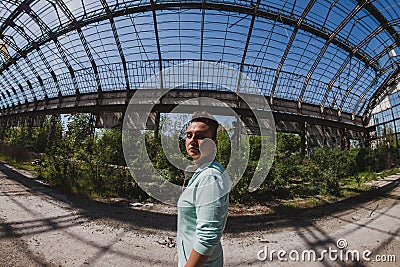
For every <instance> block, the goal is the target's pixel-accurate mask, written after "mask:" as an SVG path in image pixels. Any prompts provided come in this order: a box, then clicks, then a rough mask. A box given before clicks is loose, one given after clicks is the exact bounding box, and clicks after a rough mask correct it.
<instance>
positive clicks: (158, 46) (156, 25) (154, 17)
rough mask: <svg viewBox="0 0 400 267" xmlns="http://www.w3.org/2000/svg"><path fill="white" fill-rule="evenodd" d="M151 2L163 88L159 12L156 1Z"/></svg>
mask: <svg viewBox="0 0 400 267" xmlns="http://www.w3.org/2000/svg"><path fill="white" fill-rule="evenodd" d="M150 4H151V12H152V14H153V24H154V34H155V37H156V45H157V53H158V67H159V71H160V75H159V77H160V88H161V89H162V88H163V87H164V82H163V75H164V74H163V73H162V70H163V67H162V56H161V47H160V38H159V36H158V24H157V14H156V5H155V3H154V0H150Z"/></svg>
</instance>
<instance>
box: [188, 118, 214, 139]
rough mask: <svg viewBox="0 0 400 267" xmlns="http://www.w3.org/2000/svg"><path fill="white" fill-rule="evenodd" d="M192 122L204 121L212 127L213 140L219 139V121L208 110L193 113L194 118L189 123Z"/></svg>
mask: <svg viewBox="0 0 400 267" xmlns="http://www.w3.org/2000/svg"><path fill="white" fill-rule="evenodd" d="M192 122H202V123H204V124H206V125H207V126H208V128H210V130H211V133H212V136H211V138H212V140H217V130H218V125H219V123H218V121H217V120H216V119H215V118H214V117H213V116H212V115H211V114H210V113H208V112H206V111H196V112H194V113H193V115H192V119H191V120H190V122H189V124H190V123H192Z"/></svg>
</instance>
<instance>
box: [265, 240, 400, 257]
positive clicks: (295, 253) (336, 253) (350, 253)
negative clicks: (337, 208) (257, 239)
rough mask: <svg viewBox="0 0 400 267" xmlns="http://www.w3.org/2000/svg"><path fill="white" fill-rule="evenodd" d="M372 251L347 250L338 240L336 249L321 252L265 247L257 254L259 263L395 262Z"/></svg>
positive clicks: (345, 245) (344, 244)
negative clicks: (275, 261) (276, 261)
mask: <svg viewBox="0 0 400 267" xmlns="http://www.w3.org/2000/svg"><path fill="white" fill-rule="evenodd" d="M372 254H373V253H372V251H370V250H368V249H366V250H363V251H359V250H353V249H347V241H346V239H342V238H341V239H339V240H337V242H336V247H334V248H333V247H328V249H323V250H319V251H317V250H313V249H306V250H295V249H292V250H289V251H287V250H284V249H279V250H276V249H269V248H268V246H267V245H265V246H264V247H263V248H262V249H261V250H259V251H258V253H257V259H258V260H259V261H274V260H278V261H281V262H286V261H295V262H300V261H301V262H311V261H314V262H315V261H327V260H330V261H347V262H359V261H364V262H396V255H372Z"/></svg>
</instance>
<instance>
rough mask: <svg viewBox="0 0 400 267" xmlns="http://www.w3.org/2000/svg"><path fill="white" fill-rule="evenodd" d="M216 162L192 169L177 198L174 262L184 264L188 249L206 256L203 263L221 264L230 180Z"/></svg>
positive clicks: (222, 260)
mask: <svg viewBox="0 0 400 267" xmlns="http://www.w3.org/2000/svg"><path fill="white" fill-rule="evenodd" d="M224 172H225V170H224V168H223V167H222V166H221V165H220V164H219V163H217V162H212V163H210V162H209V163H207V164H204V165H202V166H200V168H198V169H197V170H196V172H195V173H194V174H193V176H192V178H191V179H190V181H189V184H188V186H187V188H186V189H185V190H184V191H183V193H182V195H181V196H180V198H179V201H178V233H177V239H176V240H177V242H176V243H177V247H178V260H179V262H178V265H179V266H184V265H185V264H186V262H187V260H188V259H189V257H190V253H191V252H192V249H194V250H196V251H197V252H198V253H200V254H202V255H207V256H210V257H209V258H208V260H207V262H206V263H205V264H204V265H203V266H204V267H210V266H213V267H217V266H218V267H219V266H223V262H224V257H223V252H222V246H221V241H220V239H221V235H222V231H223V230H224V228H225V223H226V219H227V217H228V206H229V191H230V188H231V180H230V177H229V175H228V174H226V172H225V173H224Z"/></svg>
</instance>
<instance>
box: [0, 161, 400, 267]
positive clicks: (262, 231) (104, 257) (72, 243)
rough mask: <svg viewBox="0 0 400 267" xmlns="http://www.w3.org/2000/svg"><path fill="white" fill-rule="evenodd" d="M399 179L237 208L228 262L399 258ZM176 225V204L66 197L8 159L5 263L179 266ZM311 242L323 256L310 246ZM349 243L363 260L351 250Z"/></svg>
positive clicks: (3, 178)
mask: <svg viewBox="0 0 400 267" xmlns="http://www.w3.org/2000/svg"><path fill="white" fill-rule="evenodd" d="M399 182H400V175H395V176H391V177H389V178H386V179H385V180H382V181H380V182H379V183H378V184H376V186H378V187H381V189H380V190H377V191H376V193H374V194H364V195H361V196H358V197H354V198H350V199H346V200H343V201H339V202H336V203H330V204H326V205H324V206H322V207H318V208H310V209H303V210H301V211H299V212H296V213H294V214H292V215H289V216H288V215H286V216H280V215H276V214H265V212H264V211H265V208H263V207H251V208H249V207H247V208H244V207H243V208H241V209H238V208H236V207H235V208H232V210H231V215H230V217H229V218H228V223H227V227H226V230H225V233H224V236H223V240H222V242H223V247H224V257H225V263H226V266H399V261H400V204H399V199H400V187H399V186H398V185H399ZM175 229H176V209H175V208H173V207H169V206H166V205H163V204H159V203H155V204H154V205H153V206H142V207H133V206H132V205H130V203H127V202H124V201H112V202H111V203H102V202H98V201H92V200H87V199H82V198H79V197H73V196H65V195H63V194H61V193H59V192H57V191H55V190H53V189H51V188H49V187H47V186H46V185H43V184H41V183H40V182H39V181H37V180H36V179H35V178H34V177H32V176H31V175H30V174H29V173H27V172H22V171H17V170H15V169H13V168H11V167H9V166H7V165H4V164H0V240H1V246H0V266H176V262H177V258H176V247H175V235H176V230H175ZM338 240H340V242H339V246H343V245H346V244H347V246H346V248H345V249H343V250H342V249H339V248H338V244H337V242H338ZM279 250H281V251H283V252H280V253H281V254H279V255H280V256H282V257H281V258H282V259H280V258H279V257H278V256H279V255H278V251H279ZM311 250H313V251H315V252H316V259H317V260H315V261H313V260H312V258H311V261H310V260H309V259H308V258H307V257H306V256H307V255H308V254H304V251H306V252H307V253H310V251H311ZM323 250H326V251H327V252H326V253H325V254H324V253H322V251H323ZM367 250H370V251H371V254H370V255H368V257H365V258H364V259H363V258H362V253H364V252H365V251H367ZM273 251H275V252H273ZM329 251H331V254H329V253H328V252H329ZM335 251H336V252H335ZM348 251H350V252H353V253H355V251H357V252H359V253H360V260H359V261H355V260H353V258H351V255H350V254H348V255H350V256H348V257H350V258H347V259H346V257H345V256H346V252H348ZM367 252H368V251H367ZM302 253H303V254H304V255H305V256H304V257H305V258H304V260H303V259H302V255H303V254H302ZM271 254H272V257H270V256H271ZM367 254H368V253H367ZM297 255H298V256H299V257H298V259H296V256H297ZM321 255H322V256H321ZM377 256H379V257H380V258H379V260H383V259H385V260H386V262H378V261H377V260H378V258H377ZM318 257H321V258H322V257H323V258H324V260H323V261H319V260H318ZM335 257H336V259H335ZM368 259H370V260H368ZM394 260H396V261H397V262H394Z"/></svg>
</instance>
